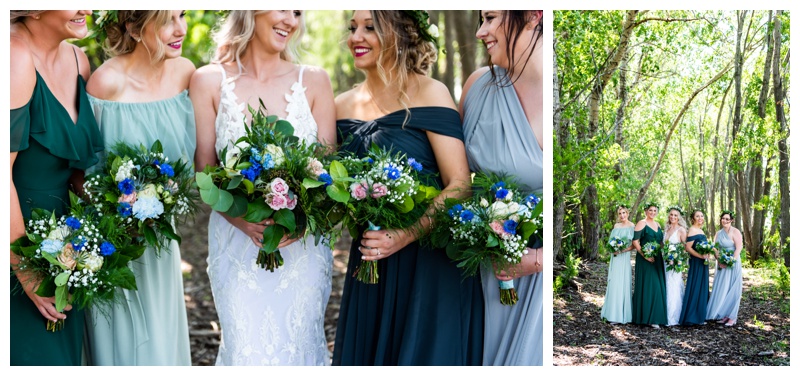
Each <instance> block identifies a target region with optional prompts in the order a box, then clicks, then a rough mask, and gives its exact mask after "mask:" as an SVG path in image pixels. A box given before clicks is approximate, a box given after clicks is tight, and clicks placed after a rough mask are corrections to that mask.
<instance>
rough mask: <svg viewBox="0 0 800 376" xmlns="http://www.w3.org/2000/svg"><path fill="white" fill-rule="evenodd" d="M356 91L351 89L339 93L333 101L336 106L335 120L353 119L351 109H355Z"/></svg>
mask: <svg viewBox="0 0 800 376" xmlns="http://www.w3.org/2000/svg"><path fill="white" fill-rule="evenodd" d="M356 96H357V89H356V88H352V89H350V90H348V91H345V92H344V93H341V94H339V95H337V96H336V98H334V99H333V101H334V103H335V104H336V118H337V119H348V118H352V117H353V107H355V106H354V105H355V102H356Z"/></svg>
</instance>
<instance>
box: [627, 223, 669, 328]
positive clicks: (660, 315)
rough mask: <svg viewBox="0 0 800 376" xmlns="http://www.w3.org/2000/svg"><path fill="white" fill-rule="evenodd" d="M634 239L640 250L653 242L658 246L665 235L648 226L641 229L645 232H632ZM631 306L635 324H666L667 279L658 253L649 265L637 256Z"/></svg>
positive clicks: (661, 258) (662, 260)
mask: <svg viewBox="0 0 800 376" xmlns="http://www.w3.org/2000/svg"><path fill="white" fill-rule="evenodd" d="M637 239H638V240H639V245H641V246H644V245H645V244H647V243H649V242H653V241H654V242H657V243H658V244H661V242H662V241H663V239H664V233H663V232H662V231H661V228H660V227H659V228H658V231H653V229H652V228H650V226H644V229H642V230H640V231H636V232H634V234H633V240H637ZM632 303H633V320H632V322H633V323H634V324H644V325H651V324H658V325H666V324H667V279H666V275H665V274H664V259H663V257H661V253H660V252H659V253H658V254H657V255H656V256H655V261H654V262H652V263H651V262H649V261H647V260H646V259H645V258H644V257H642V255H641V254H640V253H639V252H636V271H635V280H634V284H633V299H632Z"/></svg>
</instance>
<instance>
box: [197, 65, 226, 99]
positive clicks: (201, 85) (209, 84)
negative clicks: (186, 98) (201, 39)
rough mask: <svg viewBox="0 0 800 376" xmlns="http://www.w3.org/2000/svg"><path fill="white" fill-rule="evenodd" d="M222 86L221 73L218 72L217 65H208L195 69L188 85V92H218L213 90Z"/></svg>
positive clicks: (218, 67)
mask: <svg viewBox="0 0 800 376" xmlns="http://www.w3.org/2000/svg"><path fill="white" fill-rule="evenodd" d="M221 84H222V72H221V70H220V66H219V65H217V64H209V65H205V66H202V67H200V68H197V70H195V71H194V72H193V73H192V78H191V81H190V83H189V90H190V93H191V91H195V90H212V91H219V90H213V89H217V88H219V87H220V85H221Z"/></svg>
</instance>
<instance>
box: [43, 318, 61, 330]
mask: <svg viewBox="0 0 800 376" xmlns="http://www.w3.org/2000/svg"><path fill="white" fill-rule="evenodd" d="M61 329H64V319H58V320H56V321H50V320H47V331H48V332H53V333H55V332H57V331H59V330H61Z"/></svg>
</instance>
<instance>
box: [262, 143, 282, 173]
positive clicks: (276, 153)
mask: <svg viewBox="0 0 800 376" xmlns="http://www.w3.org/2000/svg"><path fill="white" fill-rule="evenodd" d="M265 149H266V151H267V153H269V154H270V155H271V156H272V161H273V162H275V167H278V166H280V165H281V164H283V161H284V160H285V159H286V158H284V156H283V149H281V148H280V147H279V146H277V145H273V144H269V145H267V147H266V148H265Z"/></svg>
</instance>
